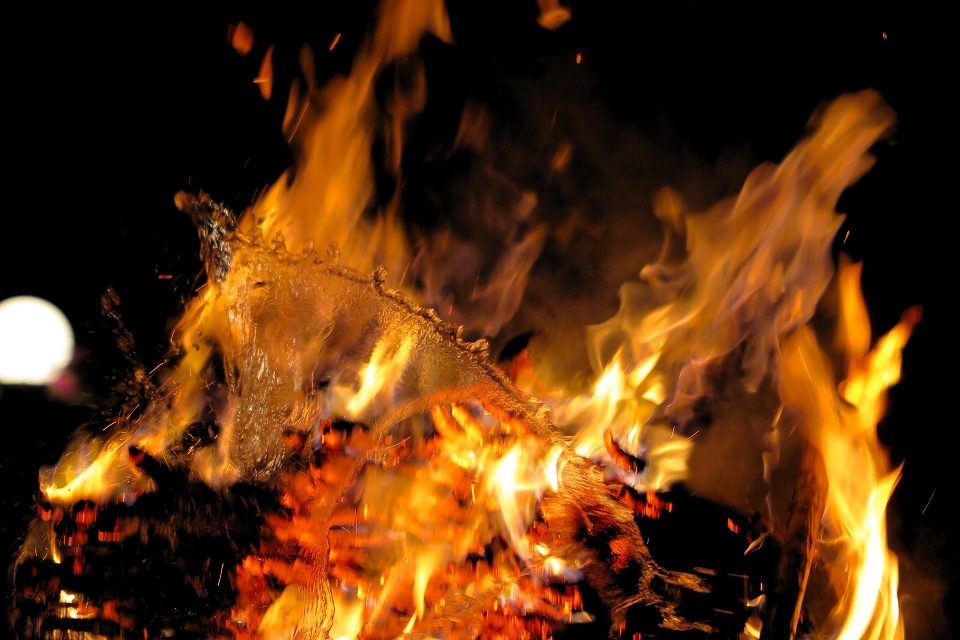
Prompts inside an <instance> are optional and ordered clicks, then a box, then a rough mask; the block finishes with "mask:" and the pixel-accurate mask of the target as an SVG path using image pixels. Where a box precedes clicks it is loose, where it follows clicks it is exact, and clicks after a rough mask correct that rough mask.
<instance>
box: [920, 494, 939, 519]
mask: <svg viewBox="0 0 960 640" xmlns="http://www.w3.org/2000/svg"><path fill="white" fill-rule="evenodd" d="M936 493H937V489H936V487H934V489H933V493H931V494H930V499H929V500H927V504H926V506H925V507H924V508H923V511H921V512H920V515H923V514H925V513H926V512H927V508H928V507H929V506H930V503H931V502H933V496H934V495H936Z"/></svg>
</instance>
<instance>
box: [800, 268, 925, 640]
mask: <svg viewBox="0 0 960 640" xmlns="http://www.w3.org/2000/svg"><path fill="white" fill-rule="evenodd" d="M859 275H860V265H851V264H848V263H844V264H843V265H842V266H841V271H840V278H839V281H840V284H841V297H840V300H841V306H840V309H841V314H840V316H841V322H840V325H839V327H838V332H837V333H838V335H837V342H838V344H841V345H842V346H843V348H844V352H845V356H846V358H847V376H846V378H845V379H844V381H843V382H841V383H840V385H839V386H838V385H835V384H834V382H833V375H832V372H831V368H830V366H829V363H828V361H827V359H826V356H825V355H824V353H823V351H822V350H821V349H820V347H819V346H818V345H817V343H816V339H815V338H814V336H813V335H812V333H811V332H810V331H809V330H806V331H803V332H798V333H797V334H796V335H795V336H793V338H791V340H790V341H789V342H788V343H787V345H786V347H785V349H784V366H783V370H782V372H783V373H782V376H783V379H782V382H781V386H782V389H781V396H782V397H783V398H784V402H785V403H786V404H787V405H788V406H794V407H795V408H796V409H797V410H798V411H799V412H800V413H801V414H802V415H803V424H804V428H805V429H806V430H807V434H808V435H807V437H808V438H810V440H811V442H812V443H813V444H814V445H815V446H816V447H817V449H818V450H819V451H820V453H821V455H822V456H823V460H824V464H825V467H826V475H827V482H828V487H829V489H828V495H827V507H826V511H825V513H824V528H825V540H824V543H823V544H824V555H825V556H826V557H828V558H830V561H831V562H833V563H836V564H837V565H838V566H841V567H844V570H843V577H842V578H841V579H840V584H837V585H835V586H836V588H837V590H838V593H839V594H840V597H839V602H838V604H837V605H836V607H835V608H834V611H833V613H832V614H831V617H832V621H833V623H834V624H835V625H836V626H837V629H838V631H837V636H836V637H839V638H844V639H847V638H868V637H869V638H902V637H903V629H902V624H901V622H900V618H899V605H898V599H897V560H896V557H895V556H894V555H893V554H892V553H890V552H889V551H888V550H887V545H886V506H887V502H888V501H889V499H890V496H891V494H892V493H893V489H894V486H895V485H896V483H897V480H898V478H899V475H900V472H899V469H896V470H892V471H891V470H890V469H889V463H888V462H887V456H886V453H885V451H883V449H882V447H881V445H880V443H879V441H878V440H877V435H876V424H877V421H878V420H879V419H880V418H881V417H882V416H883V409H884V401H885V395H886V390H887V388H889V387H890V386H891V385H893V384H896V382H897V381H898V380H899V378H900V354H901V351H902V349H903V347H904V346H905V345H906V341H907V339H908V338H909V337H910V333H911V332H912V331H913V328H914V326H915V325H916V324H917V322H919V320H920V310H919V309H918V308H913V309H910V310H908V311H907V312H906V313H904V316H903V319H902V320H901V321H900V322H899V323H898V324H897V326H896V327H894V328H893V329H892V330H891V331H890V332H889V333H887V334H886V335H884V336H883V337H882V338H880V340H879V341H877V343H876V345H875V346H874V347H873V349H872V350H870V351H869V352H868V351H867V349H868V348H869V343H870V325H869V322H867V320H866V307H865V305H864V301H863V297H862V294H861V292H860V287H859ZM837 575H840V574H837Z"/></svg>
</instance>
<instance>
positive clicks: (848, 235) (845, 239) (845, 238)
mask: <svg viewBox="0 0 960 640" xmlns="http://www.w3.org/2000/svg"><path fill="white" fill-rule="evenodd" d="M849 237H850V230H849V229H847V232H846V233H845V234H844V236H843V242H844V243H846V241H847V238H849Z"/></svg>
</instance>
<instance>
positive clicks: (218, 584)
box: [217, 563, 226, 587]
mask: <svg viewBox="0 0 960 640" xmlns="http://www.w3.org/2000/svg"><path fill="white" fill-rule="evenodd" d="M224 564H226V563H221V564H220V577H219V578H217V586H218V587H219V586H220V581H221V580H223V565H224Z"/></svg>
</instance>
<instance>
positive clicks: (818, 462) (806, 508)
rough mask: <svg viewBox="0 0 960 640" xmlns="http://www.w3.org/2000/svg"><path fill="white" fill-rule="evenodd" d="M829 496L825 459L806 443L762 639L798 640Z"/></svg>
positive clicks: (770, 595)
mask: <svg viewBox="0 0 960 640" xmlns="http://www.w3.org/2000/svg"><path fill="white" fill-rule="evenodd" d="M826 494H827V486H826V481H825V472H824V469H823V459H822V458H821V457H820V454H819V452H818V451H817V450H816V449H815V448H814V447H813V446H812V445H810V444H809V443H806V442H805V443H804V447H803V456H802V458H801V462H800V475H799V477H798V479H797V486H796V489H795V490H794V494H793V500H792V502H791V505H790V518H789V520H788V521H787V529H786V532H785V533H784V538H783V546H782V548H781V551H780V561H779V564H778V565H777V577H776V583H775V584H774V588H773V590H772V591H771V592H770V594H769V596H768V598H769V604H768V608H767V613H766V619H765V621H764V623H763V629H762V633H761V635H760V640H775V639H777V638H788V639H789V640H793V638H795V637H796V633H797V625H798V623H799V622H800V616H801V614H802V612H803V596H804V593H806V589H807V580H808V578H809V577H810V568H811V566H812V565H813V562H814V560H815V558H816V544H817V537H818V534H819V532H820V521H821V520H822V519H823V509H824V503H825V500H826Z"/></svg>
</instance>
